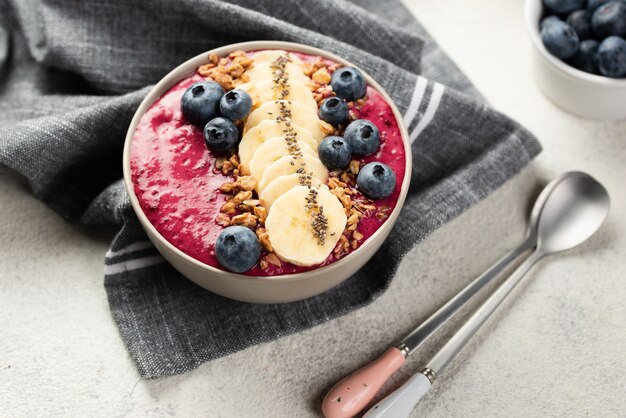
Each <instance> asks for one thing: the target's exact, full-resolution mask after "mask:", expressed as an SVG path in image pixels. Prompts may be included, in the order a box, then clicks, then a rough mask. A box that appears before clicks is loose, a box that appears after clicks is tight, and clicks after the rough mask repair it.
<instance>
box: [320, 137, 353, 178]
mask: <svg viewBox="0 0 626 418" xmlns="http://www.w3.org/2000/svg"><path fill="white" fill-rule="evenodd" d="M317 153H318V154H319V157H320V160H321V161H322V163H324V165H325V166H326V167H328V168H330V169H331V170H332V169H335V168H344V167H345V166H347V165H348V163H349V162H350V160H351V159H352V150H351V149H350V144H349V143H348V141H346V140H345V139H344V138H342V137H340V136H327V137H326V138H324V140H322V142H320V145H319V147H318V149H317Z"/></svg>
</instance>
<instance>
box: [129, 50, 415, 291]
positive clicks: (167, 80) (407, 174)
mask: <svg viewBox="0 0 626 418" xmlns="http://www.w3.org/2000/svg"><path fill="white" fill-rule="evenodd" d="M264 49H284V50H288V51H294V52H302V53H306V54H311V55H319V56H322V57H324V58H327V59H330V60H333V61H335V62H337V63H339V64H342V65H344V66H352V67H355V68H358V69H359V70H360V71H361V72H362V73H363V76H364V77H365V80H366V81H367V84H368V85H369V86H371V87H372V88H374V89H375V90H376V91H377V92H378V93H379V94H380V95H381V96H382V97H383V98H384V99H385V101H386V102H387V104H388V105H389V106H390V107H391V109H392V111H393V114H394V117H395V118H396V122H397V124H398V128H399V129H400V135H401V137H402V142H403V144H404V153H405V167H404V179H403V182H402V185H401V187H400V194H399V196H398V200H397V201H396V205H395V207H394V209H393V211H392V212H391V214H390V215H389V217H388V218H387V220H386V221H385V222H384V223H383V224H382V225H381V226H380V227H379V228H378V230H376V232H374V234H372V235H371V236H370V237H368V238H367V240H366V241H365V242H364V243H363V244H362V245H361V246H360V247H358V248H357V249H356V250H354V251H352V252H351V253H350V254H348V255H347V256H345V257H343V258H342V259H340V260H337V261H335V262H333V263H331V264H328V265H325V266H322V267H319V268H315V269H312V270H308V271H303V272H298V273H289V274H283V275H276V276H252V275H245V274H239V273H233V272H230V271H225V270H221V269H218V268H216V267H213V266H210V265H208V264H206V263H203V262H201V261H199V260H196V259H195V258H193V257H191V256H190V255H188V254H186V253H184V252H183V251H182V250H180V249H179V248H178V247H176V246H175V245H174V244H172V243H170V242H169V241H168V240H166V239H165V238H164V237H163V236H162V235H161V234H160V233H159V231H158V230H157V229H156V228H155V227H154V225H152V223H151V222H150V221H149V220H148V218H147V216H146V215H145V213H144V212H143V210H142V209H141V206H140V204H139V199H138V198H137V196H136V195H135V190H134V185H133V183H132V178H131V170H130V144H131V142H132V139H133V136H134V134H135V130H136V128H137V124H138V123H139V120H140V119H141V117H143V115H144V114H145V112H146V111H147V110H148V108H149V107H150V106H151V105H152V104H153V103H154V102H155V100H157V99H158V98H159V97H160V96H161V95H163V94H164V93H165V92H166V91H168V90H169V89H170V88H171V87H172V86H174V85H175V84H176V83H178V82H179V81H181V80H182V79H183V78H185V77H189V76H190V75H192V74H193V73H194V72H195V70H196V68H197V67H198V66H199V65H201V64H203V63H206V62H208V59H209V55H210V54H216V55H218V56H223V55H226V54H228V53H230V52H232V51H236V50H244V51H255V50H264ZM181 73H182V74H183V75H182V76H181ZM122 164H123V174H124V185H125V187H126V191H127V193H128V196H129V200H130V203H131V206H132V208H133V211H134V212H135V214H136V216H137V218H138V219H139V221H140V223H141V225H142V227H143V228H144V229H147V230H148V231H147V232H149V233H148V238H150V240H152V239H153V237H155V238H156V239H158V243H159V244H160V245H162V246H164V247H165V248H166V249H167V250H168V251H169V254H170V255H173V256H176V257H177V258H180V259H182V260H184V261H185V262H187V263H190V264H192V265H194V266H195V267H197V268H200V269H202V270H206V271H207V272H210V273H212V274H214V275H218V276H220V279H231V280H243V281H254V282H259V281H266V282H277V281H281V282H291V281H300V280H305V279H307V278H308V277H309V276H312V275H314V274H315V275H318V274H324V273H330V272H332V271H333V270H335V269H338V268H340V267H341V266H343V265H345V264H347V263H350V262H352V261H353V260H354V261H357V260H358V259H357V257H358V255H359V253H362V252H363V251H365V249H366V248H368V247H371V246H375V245H377V242H378V240H380V239H385V238H386V237H383V235H384V234H387V233H388V232H386V230H387V229H390V228H391V227H392V226H393V225H394V224H395V222H396V220H397V218H398V216H399V214H400V211H401V210H402V208H403V206H404V201H405V199H406V196H407V193H408V189H409V184H410V182H411V174H412V154H411V143H410V141H409V134H408V132H407V129H406V126H405V124H404V119H403V117H402V114H401V113H400V111H399V110H398V108H397V106H396V105H395V103H394V102H393V100H392V99H391V97H389V95H388V94H387V92H386V91H385V90H384V89H383V88H382V87H381V86H380V84H378V83H377V82H376V80H374V79H373V78H372V77H371V76H370V75H369V74H368V73H367V72H365V71H364V70H362V69H361V68H360V67H359V66H357V65H355V64H353V63H351V62H350V61H348V60H346V59H344V58H342V57H339V56H337V55H335V54H333V53H331V52H328V51H325V50H323V49H320V48H316V47H312V46H309V45H304V44H300V43H295V42H284V41H272V40H259V41H248V42H239V43H235V44H228V45H224V46H221V47H219V48H214V49H211V50H209V51H206V52H203V53H201V54H198V55H196V56H194V57H192V58H190V59H188V60H186V61H184V62H183V63H181V64H180V65H178V66H177V67H175V68H174V69H173V70H171V71H170V72H169V73H168V74H166V75H165V76H164V77H163V78H162V79H161V80H160V81H159V82H158V83H157V84H155V85H154V86H153V87H152V89H151V90H150V91H149V92H148V94H147V95H146V97H145V98H144V99H143V100H142V101H141V103H140V104H139V106H138V107H137V110H136V111H135V114H134V115H133V118H132V120H131V122H130V124H129V126H128V130H127V132H126V137H125V139H124V150H123V162H122ZM157 249H159V247H158V245H157ZM159 252H160V250H159Z"/></svg>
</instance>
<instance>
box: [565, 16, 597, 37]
mask: <svg viewBox="0 0 626 418" xmlns="http://www.w3.org/2000/svg"><path fill="white" fill-rule="evenodd" d="M567 23H568V24H569V25H570V26H571V27H572V29H574V30H575V31H576V34H577V35H578V39H580V40H581V41H582V40H583V39H589V38H591V36H592V35H591V12H589V11H588V10H576V11H575V12H572V13H570V14H569V16H567Z"/></svg>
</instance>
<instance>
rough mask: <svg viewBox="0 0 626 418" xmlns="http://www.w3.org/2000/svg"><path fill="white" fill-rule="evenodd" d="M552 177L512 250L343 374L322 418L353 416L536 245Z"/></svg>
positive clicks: (555, 183) (324, 409) (327, 401)
mask: <svg viewBox="0 0 626 418" xmlns="http://www.w3.org/2000/svg"><path fill="white" fill-rule="evenodd" d="M567 175H569V173H566V174H564V175H562V176H559V177H557V178H556V179H554V180H552V181H551V182H550V183H548V185H547V186H546V187H545V188H544V189H543V190H542V192H541V193H540V194H539V196H538V197H537V200H536V201H535V205H534V207H533V210H532V213H531V215H530V221H529V223H528V231H527V234H526V239H525V240H524V241H523V242H522V243H521V244H520V245H519V246H518V247H517V248H515V249H514V250H512V251H510V252H509V253H508V254H506V255H505V256H504V257H502V258H501V259H500V260H498V261H497V262H496V263H494V264H493V265H492V266H491V267H489V268H488V269H487V270H486V271H485V272H484V273H483V274H481V275H480V276H478V277H477V278H476V279H474V280H473V281H472V282H471V283H469V284H468V285H467V286H465V288H464V289H462V290H461V291H460V292H459V293H457V294H456V295H455V296H454V297H453V298H452V299H450V300H449V301H448V302H447V303H446V304H445V305H443V306H442V307H441V308H439V309H438V310H437V311H436V312H435V313H434V314H432V315H431V316H430V317H429V318H428V319H426V320H425V321H424V322H422V323H421V324H420V325H419V326H418V327H417V328H415V330H413V331H412V332H411V333H410V334H409V335H407V336H406V337H404V338H403V339H402V340H401V341H400V342H399V343H398V344H396V345H395V346H392V347H391V348H389V349H388V350H387V351H386V352H385V353H384V354H383V355H381V356H380V357H379V358H378V359H376V360H375V361H373V362H372V363H370V364H367V365H366V366H364V367H362V368H360V369H359V370H357V371H355V372H353V373H351V374H350V375H349V376H346V377H345V378H343V379H342V380H340V381H339V382H337V384H336V385H335V386H334V387H333V388H332V389H331V390H330V391H329V392H328V394H327V395H326V397H325V399H324V402H323V404H322V411H323V413H324V416H326V418H347V417H353V416H354V415H356V414H357V413H358V412H360V411H361V410H362V409H363V408H365V407H366V406H367V404H369V403H370V401H371V400H372V399H374V396H376V393H377V392H378V391H379V390H380V388H381V387H382V386H383V384H384V383H385V382H386V381H387V380H388V379H389V378H390V377H391V376H392V375H393V374H394V373H395V372H396V371H397V370H398V369H399V368H400V367H402V365H403V364H404V363H405V361H406V359H407V358H408V357H409V356H410V355H411V354H412V353H414V352H415V351H416V350H417V349H418V348H419V347H421V346H422V344H423V343H424V342H425V341H426V340H428V338H429V337H430V336H431V335H432V334H434V333H435V332H436V331H437V330H438V329H439V328H441V326H442V325H443V324H444V323H446V321H447V320H448V319H449V318H450V317H451V316H452V315H454V314H455V313H456V312H457V311H458V310H459V309H461V308H462V307H463V306H464V305H465V304H466V302H467V301H468V300H470V299H471V298H472V297H473V296H474V295H475V294H476V293H478V292H479V291H480V290H481V289H482V288H483V287H484V286H486V285H487V284H488V283H490V282H491V281H492V280H493V279H494V278H496V277H497V276H498V275H499V274H500V272H502V270H504V269H505V268H506V267H507V266H509V265H510V264H511V263H512V262H513V261H514V260H515V259H517V258H518V257H519V256H520V255H522V254H523V253H525V252H526V251H528V250H530V249H532V248H535V247H536V246H537V219H538V217H539V213H540V212H541V210H542V209H543V207H544V205H545V203H546V200H547V199H548V197H549V196H550V194H551V193H552V190H553V189H554V187H555V186H556V185H557V184H559V183H560V181H561V179H562V177H563V176H567Z"/></svg>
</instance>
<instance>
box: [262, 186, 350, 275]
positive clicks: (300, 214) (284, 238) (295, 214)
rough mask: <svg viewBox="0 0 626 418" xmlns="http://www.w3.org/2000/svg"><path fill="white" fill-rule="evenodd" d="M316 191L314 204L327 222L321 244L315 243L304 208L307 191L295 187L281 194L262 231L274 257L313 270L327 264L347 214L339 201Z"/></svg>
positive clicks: (303, 187)
mask: <svg viewBox="0 0 626 418" xmlns="http://www.w3.org/2000/svg"><path fill="white" fill-rule="evenodd" d="M315 190H317V196H316V198H317V204H318V205H319V206H321V207H323V208H324V212H323V213H324V216H325V218H326V220H327V223H326V227H327V229H326V232H325V234H324V242H323V243H320V242H318V239H317V238H316V236H315V235H314V230H313V226H311V221H312V220H313V219H312V215H313V214H312V213H311V212H310V210H309V209H307V208H306V206H305V205H306V199H307V197H308V196H309V188H308V187H306V186H296V187H293V188H291V189H290V190H289V191H287V192H286V193H284V194H282V195H281V196H280V197H279V198H278V199H276V201H275V202H274V204H273V205H272V210H271V211H269V215H268V216H267V219H266V221H265V229H266V230H267V233H268V235H269V240H270V244H272V247H273V248H274V251H275V252H276V255H278V257H280V258H281V259H282V260H284V261H287V262H289V263H292V264H295V265H297V266H313V265H316V264H319V263H321V262H323V261H324V260H326V258H327V257H328V255H329V254H330V253H331V252H332V250H333V248H335V244H337V241H338V240H339V238H340V237H341V234H342V233H343V230H344V228H345V227H346V222H347V219H346V213H345V211H344V209H343V205H342V204H341V202H339V199H337V197H336V196H335V195H333V194H332V193H330V191H328V190H327V189H321V188H320V189H315Z"/></svg>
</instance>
